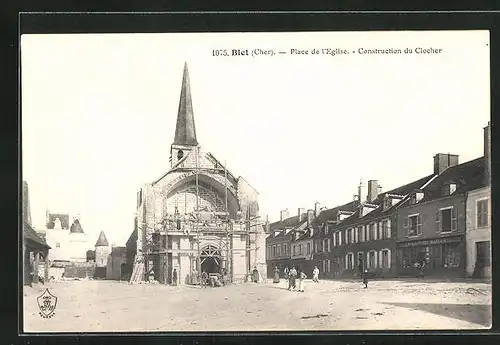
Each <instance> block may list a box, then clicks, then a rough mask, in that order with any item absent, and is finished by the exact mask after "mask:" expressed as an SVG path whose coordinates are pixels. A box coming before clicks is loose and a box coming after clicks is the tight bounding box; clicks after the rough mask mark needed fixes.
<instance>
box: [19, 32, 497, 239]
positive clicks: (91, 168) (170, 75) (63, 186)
mask: <svg viewBox="0 0 500 345" xmlns="http://www.w3.org/2000/svg"><path fill="white" fill-rule="evenodd" d="M417 47H422V48H431V47H432V48H434V49H442V52H441V53H440V54H416V53H415V51H416V50H415V48H417ZM256 48H259V49H263V50H265V49H272V50H274V51H275V55H272V56H270V55H261V56H213V50H215V49H226V50H228V51H229V53H231V49H248V50H249V52H250V53H251V52H252V50H253V49H256ZM321 48H331V49H335V48H339V49H346V50H347V51H349V52H352V51H355V52H356V53H350V54H342V55H335V56H332V55H319V54H311V53H309V54H308V55H292V54H290V51H291V49H298V50H309V52H311V50H312V49H321ZM376 48H378V49H388V48H394V49H402V50H403V51H404V49H405V48H411V49H413V54H398V55H395V54H383V55H382V54H360V53H359V49H376ZM278 51H285V52H287V54H277V52H278ZM184 62H187V64H188V67H189V74H190V80H191V92H192V98H193V109H194V116H195V123H196V131H197V137H198V142H199V143H200V145H201V147H202V149H203V150H205V151H208V152H211V153H212V154H214V155H215V157H217V159H219V161H222V162H224V161H226V162H227V167H228V169H229V170H230V171H231V172H232V173H233V174H234V175H236V176H243V177H244V178H245V180H247V181H248V182H249V183H250V184H251V185H252V186H253V187H254V188H256V189H257V191H258V192H259V195H260V196H259V198H260V202H259V203H260V210H261V211H260V213H261V216H262V217H266V215H268V217H269V220H270V221H271V222H272V221H276V220H279V213H280V210H282V209H288V210H289V212H290V214H291V215H295V213H297V209H298V208H306V209H309V208H313V207H314V203H315V202H320V203H321V205H322V206H325V207H329V208H331V207H335V206H337V205H339V204H343V203H346V202H349V201H351V200H352V198H353V195H354V194H355V193H356V192H357V186H358V184H359V181H360V179H362V180H363V181H364V183H365V184H366V181H367V180H370V179H374V180H378V181H379V183H380V184H381V185H382V190H383V191H384V190H389V189H392V188H396V187H398V186H400V185H402V184H406V183H409V182H411V181H413V180H415V179H418V178H420V177H423V176H426V175H429V174H431V173H432V172H433V159H432V158H433V155H434V154H436V153H441V152H443V153H453V154H458V155H459V160H460V162H466V161H468V160H471V159H474V158H477V157H480V156H482V155H483V129H482V128H483V127H484V126H486V125H487V123H488V121H489V117H490V81H489V78H490V76H489V66H490V63H489V33H488V32H487V31H454V32H451V31H449V32H448V31H440V32H431V31H427V32H416V31H414V32H409V31H408V32H404V31H401V32H336V33H274V34H271V33H228V34H220V33H217V34H215V33H213V34H211V33H205V34H180V33H179V34H71V35H69V34H68V35H23V36H22V38H21V68H22V89H21V95H22V104H21V107H22V108H21V109H22V162H23V168H22V169H23V171H22V178H23V180H25V181H27V183H28V186H29V193H30V203H31V213H32V219H33V225H34V226H35V227H36V228H43V227H44V225H45V210H46V209H49V210H50V211H54V212H70V213H72V214H75V213H79V214H80V218H81V224H82V227H83V229H84V231H85V232H86V233H87V234H88V236H89V237H90V238H91V240H90V241H89V242H90V244H91V245H93V243H94V238H95V240H97V237H98V234H99V233H100V231H101V230H102V231H104V232H105V233H106V236H107V238H108V240H109V242H110V243H114V244H116V245H124V244H125V242H126V241H127V239H128V237H129V236H130V234H131V233H132V231H133V224H134V213H135V211H136V193H137V191H138V190H139V189H140V188H141V186H142V185H143V184H145V183H150V182H153V181H154V180H155V179H157V178H159V177H161V176H162V175H163V174H164V173H165V172H166V171H168V169H169V150H170V145H171V144H172V142H173V139H174V132H175V124H176V117H177V110H178V104H179V96H180V86H181V81H182V72H183V66H184Z"/></svg>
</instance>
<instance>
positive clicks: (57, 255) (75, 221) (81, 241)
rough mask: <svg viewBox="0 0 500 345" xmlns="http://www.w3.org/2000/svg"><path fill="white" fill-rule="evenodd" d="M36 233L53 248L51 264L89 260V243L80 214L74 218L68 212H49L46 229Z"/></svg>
mask: <svg viewBox="0 0 500 345" xmlns="http://www.w3.org/2000/svg"><path fill="white" fill-rule="evenodd" d="M71 220H72V221H71ZM36 231H37V233H38V234H39V235H40V236H41V237H43V238H44V239H45V241H46V242H47V244H48V245H49V246H50V247H51V248H52V250H51V251H50V261H51V262H85V261H86V260H87V250H88V249H89V242H88V237H87V234H86V233H85V232H84V231H83V227H82V224H81V220H80V216H79V215H78V214H77V215H74V216H72V215H71V214H70V213H67V212H51V211H48V210H47V211H46V223H45V228H44V229H37V230H36Z"/></svg>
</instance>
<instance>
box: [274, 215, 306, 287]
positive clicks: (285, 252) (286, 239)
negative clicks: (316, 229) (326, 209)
mask: <svg viewBox="0 0 500 345" xmlns="http://www.w3.org/2000/svg"><path fill="white" fill-rule="evenodd" d="M302 213H303V209H299V214H298V215H296V216H293V217H290V216H289V212H288V210H283V211H281V212H280V220H279V221H277V222H274V223H271V224H269V235H268V237H267V238H266V266H267V276H268V278H271V277H273V276H274V268H275V267H276V266H277V267H278V268H279V269H280V272H281V274H283V270H284V269H285V267H289V266H290V265H291V249H290V244H291V241H292V236H293V232H292V230H293V229H294V228H296V227H297V226H299V225H300V224H302V223H303V221H302V217H303V215H302Z"/></svg>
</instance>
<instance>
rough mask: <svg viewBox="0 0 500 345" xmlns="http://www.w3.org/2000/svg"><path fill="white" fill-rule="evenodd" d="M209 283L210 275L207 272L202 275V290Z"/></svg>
mask: <svg viewBox="0 0 500 345" xmlns="http://www.w3.org/2000/svg"><path fill="white" fill-rule="evenodd" d="M207 283H208V274H207V272H205V271H203V272H202V273H201V287H202V288H204V287H207Z"/></svg>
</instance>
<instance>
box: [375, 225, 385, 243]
mask: <svg viewBox="0 0 500 345" xmlns="http://www.w3.org/2000/svg"><path fill="white" fill-rule="evenodd" d="M382 238H384V237H383V234H382V222H377V240H380V239H382Z"/></svg>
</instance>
